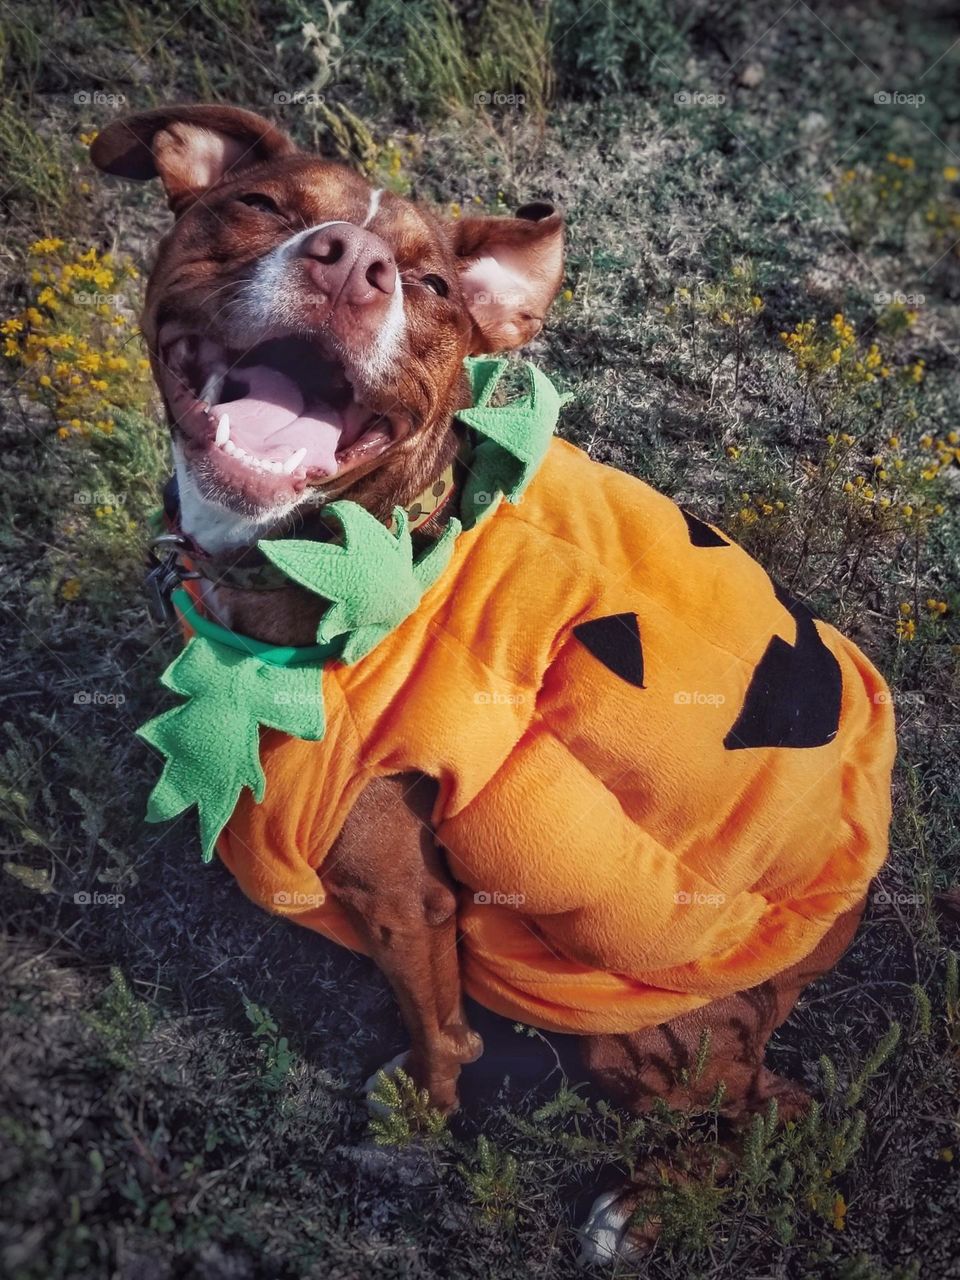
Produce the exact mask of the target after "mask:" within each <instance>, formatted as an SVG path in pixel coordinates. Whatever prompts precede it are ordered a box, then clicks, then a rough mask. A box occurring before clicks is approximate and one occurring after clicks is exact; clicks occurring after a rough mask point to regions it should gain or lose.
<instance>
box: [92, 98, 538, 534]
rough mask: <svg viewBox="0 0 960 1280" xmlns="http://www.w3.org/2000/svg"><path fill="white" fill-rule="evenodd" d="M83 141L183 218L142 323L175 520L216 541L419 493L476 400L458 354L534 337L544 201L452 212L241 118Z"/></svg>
mask: <svg viewBox="0 0 960 1280" xmlns="http://www.w3.org/2000/svg"><path fill="white" fill-rule="evenodd" d="M91 154H92V159H93V161H94V163H95V164H96V165H97V166H98V167H99V168H100V169H102V170H104V171H105V172H107V173H112V174H117V175H119V176H122V177H125V178H133V179H141V180H142V179H149V178H156V177H158V178H160V180H161V182H162V183H163V185H164V187H165V189H166V193H167V197H168V200H169V203H170V207H171V208H172V210H173V212H174V214H175V216H176V221H175V223H174V226H173V228H172V229H171V230H170V232H169V233H168V234H167V235H166V236H165V237H164V239H163V240H162V242H161V245H160V249H159V253H158V256H157V261H156V265H155V266H154V268H153V271H152V273H151V276H150V281H149V285H148V288H147V298H146V307H145V311H144V316H143V332H144V335H145V338H146V341H147V344H148V347H149V350H150V356H151V360H152V364H153V370H154V376H155V378H156V380H157V384H158V386H159V388H160V391H161V393H162V395H163V398H164V401H165V403H166V407H167V411H168V415H169V420H170V425H171V429H172V433H173V441H174V452H175V457H176V460H177V470H178V476H179V479H180V489H181V502H182V504H183V511H184V517H185V519H186V517H187V514H188V505H189V507H190V511H191V516H190V518H191V519H192V520H193V521H194V522H195V523H197V524H202V525H203V527H204V529H205V530H206V536H207V538H208V541H219V542H220V543H221V544H222V545H225V544H228V543H233V544H240V545H243V544H245V543H248V542H250V541H253V540H254V539H255V538H256V537H257V536H259V535H260V534H261V533H263V532H265V531H266V530H268V529H270V528H274V527H276V526H277V525H278V524H280V523H281V522H282V521H283V520H284V519H285V518H286V517H288V516H289V515H290V514H291V513H292V512H293V511H295V510H296V509H297V508H299V507H301V506H303V505H304V504H307V503H323V502H327V501H329V500H331V499H332V498H336V497H341V496H349V497H350V498H353V499H354V500H356V501H358V502H362V503H363V504H364V505H365V506H367V507H368V508H369V509H371V510H373V511H375V512H376V513H377V514H381V513H382V512H383V510H385V509H387V510H388V509H389V506H390V505H391V504H392V503H393V502H396V501H408V500H409V499H410V498H412V497H413V496H415V495H416V493H417V492H418V491H419V488H418V486H420V487H422V485H423V484H424V483H426V481H427V479H428V478H429V476H430V473H431V468H432V467H433V466H434V464H435V463H436V461H437V459H438V458H439V456H440V454H441V452H442V449H443V447H444V440H445V439H446V438H447V436H448V434H449V424H450V419H451V415H452V413H453V411H454V410H455V409H457V408H460V407H462V406H463V405H464V404H465V403H466V400H465V383H464V379H463V373H462V362H463V358H464V356H466V355H469V354H479V353H484V352H494V351H502V350H506V349H508V348H511V347H517V346H520V345H522V344H523V343H524V342H527V341H528V340H529V339H530V338H532V337H533V336H534V335H535V334H536V333H537V332H538V331H539V329H540V327H541V325H542V322H543V317H544V315H545V313H546V311H547V309H548V307H549V305H550V303H551V301H552V300H553V298H554V295H555V294H556V291H557V289H558V287H559V284H560V279H561V275H562V270H563V265H562V255H563V244H562V238H563V233H562V226H561V221H560V218H559V215H558V214H556V213H555V212H554V210H553V209H552V208H551V206H549V205H546V204H530V205H526V206H525V207H524V208H522V209H520V210H518V211H517V215H516V216H515V217H512V218H488V217H478V218H462V219H456V220H453V219H451V220H449V221H443V220H440V219H439V218H438V217H437V216H436V215H435V214H433V213H431V212H430V211H429V210H428V209H426V208H424V207H423V206H421V205H418V204H414V203H413V202H411V201H409V200H406V199H403V198H401V197H400V196H397V195H394V194H393V193H392V192H389V191H384V190H381V189H376V188H374V187H373V186H372V185H371V184H370V183H369V182H367V181H366V180H365V179H364V178H362V177H360V176H359V175H358V174H357V173H355V172H353V171H352V170H350V169H349V168H346V167H344V166H343V165H340V164H335V163H331V162H329V161H326V160H321V159H318V158H316V157H314V156H310V155H306V154H303V153H301V152H299V151H298V150H297V149H296V147H295V146H294V144H293V142H292V141H291V140H290V139H289V138H288V137H287V136H286V135H285V134H283V133H281V132H280V131H279V130H278V129H277V128H276V127H275V126H273V125H272V124H270V123H269V122H268V121H266V120H264V119H262V118H261V117H260V116H257V115H254V114H252V113H251V112H248V111H241V110H238V109H236V108H232V107H215V106H177V107H169V108H162V109H160V110H156V111H147V112H143V113H142V114H139V115H134V116H129V117H127V118H126V119H123V120H118V121H116V122H115V123H113V124H111V125H109V126H108V127H107V128H106V129H105V130H104V131H103V132H102V133H100V135H99V136H98V137H97V139H96V141H95V142H94V144H93V148H92V153H91ZM188 531H190V530H188ZM197 536H198V537H199V535H197ZM200 540H201V541H202V538H200ZM209 549H210V550H216V549H217V548H216V547H214V546H210V547H209Z"/></svg>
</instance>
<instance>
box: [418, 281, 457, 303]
mask: <svg viewBox="0 0 960 1280" xmlns="http://www.w3.org/2000/svg"><path fill="white" fill-rule="evenodd" d="M420 283H421V284H425V285H426V286H427V288H428V289H432V290H433V292H434V293H435V294H436V295H437V297H438V298H445V297H446V296H447V294H448V293H449V292H450V287H449V285H448V284H447V282H446V280H444V278H443V276H423V277H422V278H421V280H420Z"/></svg>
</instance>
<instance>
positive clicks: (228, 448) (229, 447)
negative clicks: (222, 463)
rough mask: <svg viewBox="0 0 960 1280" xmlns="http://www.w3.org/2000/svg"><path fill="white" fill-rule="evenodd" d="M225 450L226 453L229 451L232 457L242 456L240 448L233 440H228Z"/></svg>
mask: <svg viewBox="0 0 960 1280" xmlns="http://www.w3.org/2000/svg"><path fill="white" fill-rule="evenodd" d="M223 451H224V453H229V454H230V456H231V457H232V458H238V457H239V456H240V450H239V449H238V448H237V446H236V445H235V444H234V443H233V441H232V440H228V441H227V443H226V444H225V445H224V446H223Z"/></svg>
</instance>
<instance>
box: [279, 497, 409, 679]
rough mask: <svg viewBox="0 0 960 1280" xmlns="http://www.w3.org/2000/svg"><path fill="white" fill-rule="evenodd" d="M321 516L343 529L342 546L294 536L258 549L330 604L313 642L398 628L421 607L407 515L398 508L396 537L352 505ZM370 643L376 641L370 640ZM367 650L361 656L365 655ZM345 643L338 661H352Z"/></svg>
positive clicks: (332, 508)
mask: <svg viewBox="0 0 960 1280" xmlns="http://www.w3.org/2000/svg"><path fill="white" fill-rule="evenodd" d="M323 514H324V515H328V516H333V517H334V519H335V520H336V521H337V523H338V524H339V525H340V527H341V529H342V530H343V543H342V544H337V543H332V542H310V541H307V540H305V539H299V538H285V539H283V540H282V541H278V542H271V541H269V540H265V541H263V542H261V543H260V550H261V551H262V552H263V553H264V555H266V556H267V557H268V558H269V559H270V560H272V561H273V563H274V564H275V565H276V566H277V567H278V568H279V569H281V570H282V571H283V572H284V573H285V574H286V575H287V577H289V578H292V579H293V580H294V582H299V583H300V585H301V586H303V587H306V588H307V590H308V591H312V592H313V593H314V594H315V595H318V596H323V597H324V598H325V599H327V600H330V601H332V602H333V603H332V605H331V607H330V608H329V609H327V611H326V612H325V613H324V615H323V617H322V618H321V619H320V625H319V627H318V628H317V640H318V641H320V643H325V642H327V641H330V640H334V639H336V637H337V636H342V635H348V634H350V635H353V634H356V633H357V632H358V631H363V632H364V633H365V638H370V637H372V635H373V634H374V633H375V632H377V633H381V634H385V633H386V632H385V631H384V628H385V629H386V631H392V630H393V628H394V627H397V626H399V625H400V623H401V622H402V621H403V620H404V618H406V617H408V615H409V614H411V613H412V612H413V611H414V609H415V608H416V607H417V605H418V604H419V603H420V596H421V594H422V591H421V589H420V586H419V583H418V582H417V579H416V577H415V576H414V573H413V548H412V544H411V541H410V531H409V529H408V528H407V518H406V514H405V513H404V512H403V511H402V510H401V508H399V507H397V508H396V509H395V510H394V513H393V518H394V524H395V526H396V533H391V532H390V530H389V529H388V528H387V527H386V526H385V525H382V524H381V523H380V521H379V520H377V519H376V518H375V517H374V516H372V515H370V513H369V512H368V511H365V510H364V509H363V507H360V506H358V505H357V504H356V503H355V502H346V501H343V502H333V503H331V504H330V506H328V507H325V508H324V511H323ZM374 643H375V642H374ZM370 647H372V646H368V647H367V648H364V650H363V651H364V652H368V651H369V648H370ZM355 648H356V646H351V645H349V644H348V646H347V648H346V649H345V650H344V653H343V661H344V662H348V661H356V656H355Z"/></svg>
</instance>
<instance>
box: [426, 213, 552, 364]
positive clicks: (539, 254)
mask: <svg viewBox="0 0 960 1280" xmlns="http://www.w3.org/2000/svg"><path fill="white" fill-rule="evenodd" d="M447 227H448V231H449V235H450V239H451V243H452V245H453V251H454V253H455V254H456V255H457V257H458V258H459V259H460V284H461V287H462V289H463V292H464V297H465V299H466V303H467V307H468V309H469V311H470V315H471V317H472V319H473V337H472V339H471V347H470V352H471V355H482V354H485V353H490V352H494V351H506V350H508V349H509V348H511V347H522V346H523V344H524V343H525V342H529V341H530V339H531V338H534V337H536V335H537V334H538V333H539V332H540V330H541V329H542V328H543V318H544V316H545V315H546V314H547V311H548V310H549V308H550V304H551V302H553V300H554V298H555V297H556V295H557V290H558V289H559V288H560V281H561V280H562V279H563V221H562V219H561V217H560V215H559V213H557V212H556V210H555V209H554V207H553V205H550V204H544V203H539V202H538V203H536V204H525V205H524V206H523V208H522V209H518V210H517V212H516V215H515V216H514V217H512V218H460V219H458V220H457V221H455V222H449V223H447Z"/></svg>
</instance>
